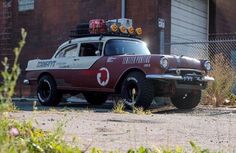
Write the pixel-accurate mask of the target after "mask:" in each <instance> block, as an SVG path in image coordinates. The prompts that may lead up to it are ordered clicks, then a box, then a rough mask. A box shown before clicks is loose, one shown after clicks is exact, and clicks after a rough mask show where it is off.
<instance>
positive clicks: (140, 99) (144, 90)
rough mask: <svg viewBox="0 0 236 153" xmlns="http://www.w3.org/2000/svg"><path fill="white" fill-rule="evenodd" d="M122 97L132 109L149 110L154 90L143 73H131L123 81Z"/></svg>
mask: <svg viewBox="0 0 236 153" xmlns="http://www.w3.org/2000/svg"><path fill="white" fill-rule="evenodd" d="M121 97H122V99H124V102H125V104H126V106H128V107H130V108H131V107H133V106H135V107H143V108H144V109H148V108H149V107H150V105H151V103H152V100H153V97H154V88H153V85H152V83H151V82H150V80H147V79H146V78H145V75H144V74H143V73H141V72H131V73H129V74H128V75H127V76H126V78H125V79H124V81H123V84H122V87H121Z"/></svg>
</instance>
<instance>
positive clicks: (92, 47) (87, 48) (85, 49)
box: [79, 42, 103, 56]
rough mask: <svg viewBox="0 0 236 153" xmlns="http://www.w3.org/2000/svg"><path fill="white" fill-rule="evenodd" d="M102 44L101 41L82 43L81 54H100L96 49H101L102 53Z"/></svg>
mask: <svg viewBox="0 0 236 153" xmlns="http://www.w3.org/2000/svg"><path fill="white" fill-rule="evenodd" d="M102 46H103V43H101V42H91V43H81V45H80V54H79V56H98V55H96V51H100V55H101V53H102Z"/></svg>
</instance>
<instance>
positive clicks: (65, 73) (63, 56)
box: [53, 43, 79, 88]
mask: <svg viewBox="0 0 236 153" xmlns="http://www.w3.org/2000/svg"><path fill="white" fill-rule="evenodd" d="M78 56H79V44H78V43H74V44H68V45H66V46H65V47H63V48H62V49H61V50H60V51H58V53H57V54H56V55H55V57H54V59H55V61H56V67H55V69H54V70H53V75H54V76H55V78H56V81H57V84H58V86H59V88H67V87H73V86H79V83H78V82H76V80H75V79H74V78H73V77H71V76H74V75H76V76H77V75H78V74H77V73H78V71H77V70H76V68H77V61H76V60H75V59H76V58H78Z"/></svg>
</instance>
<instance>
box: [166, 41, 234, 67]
mask: <svg viewBox="0 0 236 153" xmlns="http://www.w3.org/2000/svg"><path fill="white" fill-rule="evenodd" d="M165 48H170V53H171V54H175V55H184V56H189V57H193V58H198V59H208V60H210V61H213V60H214V59H215V56H216V55H219V54H222V55H223V56H224V58H226V59H227V60H228V61H229V62H230V63H231V64H232V65H233V66H234V67H236V37H229V38H218V39H212V40H209V41H196V42H177V43H169V44H165Z"/></svg>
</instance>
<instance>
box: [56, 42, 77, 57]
mask: <svg viewBox="0 0 236 153" xmlns="http://www.w3.org/2000/svg"><path fill="white" fill-rule="evenodd" d="M77 47H78V45H77V44H74V45H70V46H67V47H65V48H63V49H62V50H61V51H59V52H58V54H57V55H56V58H63V57H67V58H71V57H76V56H78V49H77Z"/></svg>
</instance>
